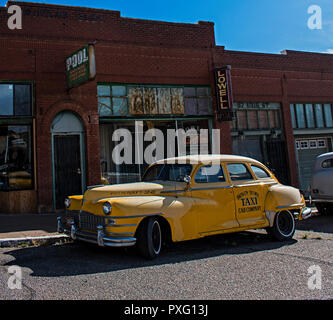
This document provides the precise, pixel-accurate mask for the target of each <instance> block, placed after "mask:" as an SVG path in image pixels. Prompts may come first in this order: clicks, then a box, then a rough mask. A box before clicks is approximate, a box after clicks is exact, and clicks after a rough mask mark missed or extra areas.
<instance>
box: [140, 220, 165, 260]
mask: <svg viewBox="0 0 333 320" xmlns="http://www.w3.org/2000/svg"><path fill="white" fill-rule="evenodd" d="M137 247H138V250H139V252H140V253H141V255H143V256H144V257H145V258H147V259H154V258H156V257H157V256H158V255H159V254H160V252H161V249H162V229H161V225H160V222H159V221H158V219H157V218H148V219H146V220H144V221H143V222H142V224H141V225H140V226H139V230H138V232H137Z"/></svg>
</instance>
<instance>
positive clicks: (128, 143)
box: [100, 119, 211, 184]
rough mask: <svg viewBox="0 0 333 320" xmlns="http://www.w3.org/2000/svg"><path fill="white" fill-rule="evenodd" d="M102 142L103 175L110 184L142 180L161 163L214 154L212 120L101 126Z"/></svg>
mask: <svg viewBox="0 0 333 320" xmlns="http://www.w3.org/2000/svg"><path fill="white" fill-rule="evenodd" d="M183 133H185V134H183ZM100 139H101V167H102V175H103V177H104V178H105V179H106V181H107V183H109V184H115V183H124V182H135V181H141V177H142V176H143V174H144V172H145V170H146V168H147V167H148V166H149V164H151V163H153V162H154V161H157V160H161V159H165V158H172V157H176V156H181V155H190V154H192V155H193V154H199V153H200V154H208V153H209V152H210V151H211V150H210V140H209V120H208V119H207V120H195V119H193V120H187V119H184V120H171V119H166V120H136V121H117V122H110V123H101V124H100Z"/></svg>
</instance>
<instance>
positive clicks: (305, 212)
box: [300, 207, 312, 220]
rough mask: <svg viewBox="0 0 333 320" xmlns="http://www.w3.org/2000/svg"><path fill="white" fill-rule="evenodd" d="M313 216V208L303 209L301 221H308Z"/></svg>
mask: <svg viewBox="0 0 333 320" xmlns="http://www.w3.org/2000/svg"><path fill="white" fill-rule="evenodd" d="M311 216H312V209H311V208H307V207H305V208H303V209H302V211H301V219H300V220H306V219H308V218H310V217H311Z"/></svg>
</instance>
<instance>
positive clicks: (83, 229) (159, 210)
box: [58, 155, 311, 259]
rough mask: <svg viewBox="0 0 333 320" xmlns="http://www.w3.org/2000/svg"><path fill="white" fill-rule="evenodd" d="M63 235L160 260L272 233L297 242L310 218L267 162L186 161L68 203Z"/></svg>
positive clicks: (230, 158)
mask: <svg viewBox="0 0 333 320" xmlns="http://www.w3.org/2000/svg"><path fill="white" fill-rule="evenodd" d="M65 206H66V208H67V217H59V218H58V231H59V232H60V233H63V232H67V233H69V234H70V235H71V237H72V238H73V239H78V240H83V241H87V242H92V243H96V244H98V245H100V246H115V247H119V246H133V245H136V246H137V248H138V249H139V251H140V253H141V254H142V255H143V256H145V257H146V258H150V259H152V258H155V257H156V256H158V255H159V254H160V252H161V248H162V245H163V244H164V243H166V242H168V241H173V242H177V241H184V240H190V239H197V238H200V237H205V236H209V235H216V234H222V233H230V232H237V231H244V230H249V229H258V228H266V230H267V231H268V233H269V234H270V235H272V236H273V237H274V238H276V239H277V240H280V241H283V240H288V239H291V238H292V237H293V235H294V232H295V220H296V219H299V220H302V219H306V218H309V217H310V216H311V209H309V208H306V206H305V201H304V197H303V196H302V194H301V193H300V191H299V190H298V189H295V188H293V187H289V186H284V185H281V184H280V183H279V182H278V180H277V179H276V178H275V176H274V175H273V174H272V173H271V171H270V170H269V169H268V168H266V167H265V166H264V165H263V164H261V163H260V162H258V161H256V160H253V159H250V158H246V157H241V156H235V155H206V156H186V157H178V158H172V159H171V158H170V159H165V160H161V161H157V162H155V163H154V164H152V165H150V166H149V167H148V168H147V170H146V172H145V174H144V175H143V177H142V182H137V183H126V184H118V185H107V186H96V187H90V188H88V190H87V191H86V192H85V193H84V195H76V196H70V197H69V198H68V199H66V200H65Z"/></svg>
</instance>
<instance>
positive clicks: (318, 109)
mask: <svg viewBox="0 0 333 320" xmlns="http://www.w3.org/2000/svg"><path fill="white" fill-rule="evenodd" d="M315 114H316V122H317V128H323V127H324V117H323V106H322V105H321V104H315Z"/></svg>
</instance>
